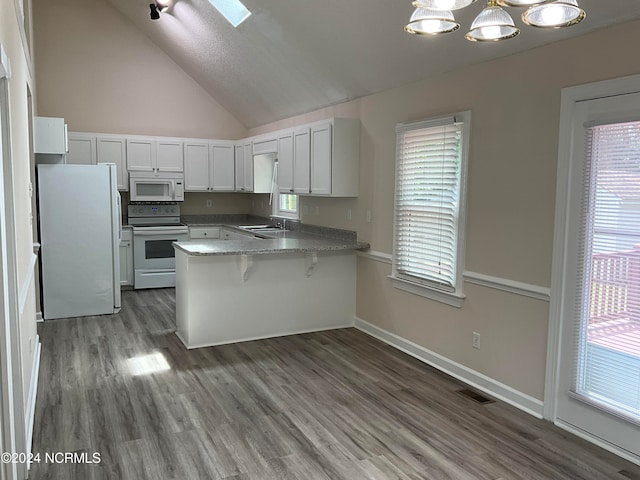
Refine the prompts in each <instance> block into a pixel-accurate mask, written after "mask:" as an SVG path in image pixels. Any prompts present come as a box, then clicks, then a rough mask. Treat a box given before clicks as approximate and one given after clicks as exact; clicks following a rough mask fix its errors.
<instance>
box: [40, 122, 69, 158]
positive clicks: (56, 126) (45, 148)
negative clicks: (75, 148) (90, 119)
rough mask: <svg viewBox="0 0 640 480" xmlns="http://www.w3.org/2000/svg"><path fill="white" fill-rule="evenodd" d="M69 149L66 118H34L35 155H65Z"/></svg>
mask: <svg viewBox="0 0 640 480" xmlns="http://www.w3.org/2000/svg"><path fill="white" fill-rule="evenodd" d="M68 149H69V146H68V144H67V124H66V123H64V118H55V117H34V118H33V153H49V154H56V155H64V154H65V153H67V150H68Z"/></svg>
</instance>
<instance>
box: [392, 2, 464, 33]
mask: <svg viewBox="0 0 640 480" xmlns="http://www.w3.org/2000/svg"><path fill="white" fill-rule="evenodd" d="M459 28H460V24H459V23H457V22H456V20H455V18H453V13H451V10H434V9H432V8H422V7H418V8H416V10H415V12H413V15H411V19H410V20H409V23H408V24H407V25H406V26H405V27H404V29H405V30H406V31H407V32H409V33H415V34H417V35H438V34H440V33H447V32H453V31H455V30H458V29H459Z"/></svg>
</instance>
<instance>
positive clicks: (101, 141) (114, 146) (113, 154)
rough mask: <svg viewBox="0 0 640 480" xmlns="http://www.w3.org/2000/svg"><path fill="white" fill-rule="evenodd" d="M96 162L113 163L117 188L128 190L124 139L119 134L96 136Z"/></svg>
mask: <svg viewBox="0 0 640 480" xmlns="http://www.w3.org/2000/svg"><path fill="white" fill-rule="evenodd" d="M96 151H97V161H98V163H115V164H116V173H117V175H118V190H125V191H126V190H129V172H128V171H127V153H126V140H125V138H124V137H120V136H116V135H114V136H107V135H105V136H98V137H97V138H96Z"/></svg>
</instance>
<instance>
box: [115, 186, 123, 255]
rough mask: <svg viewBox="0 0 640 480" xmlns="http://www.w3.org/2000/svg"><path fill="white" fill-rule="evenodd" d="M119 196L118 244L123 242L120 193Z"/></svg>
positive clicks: (117, 193)
mask: <svg viewBox="0 0 640 480" xmlns="http://www.w3.org/2000/svg"><path fill="white" fill-rule="evenodd" d="M116 195H118V243H120V242H122V197H121V196H120V192H116Z"/></svg>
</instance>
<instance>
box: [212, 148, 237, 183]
mask: <svg viewBox="0 0 640 480" xmlns="http://www.w3.org/2000/svg"><path fill="white" fill-rule="evenodd" d="M211 168H212V171H213V180H212V183H211V187H212V190H214V191H219V192H232V191H233V190H234V188H235V161H234V157H233V146H232V145H211Z"/></svg>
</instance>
